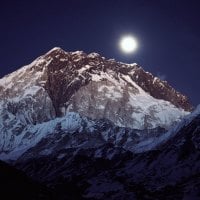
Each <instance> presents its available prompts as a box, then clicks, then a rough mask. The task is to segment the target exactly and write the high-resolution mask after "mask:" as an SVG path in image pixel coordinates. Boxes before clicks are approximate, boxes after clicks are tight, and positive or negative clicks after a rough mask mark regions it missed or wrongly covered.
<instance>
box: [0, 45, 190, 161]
mask: <svg viewBox="0 0 200 200" xmlns="http://www.w3.org/2000/svg"><path fill="white" fill-rule="evenodd" d="M0 91H1V92H0V139H1V140H0V153H1V155H3V154H4V155H5V156H4V158H6V156H8V158H9V155H10V157H12V158H13V157H14V156H11V155H20V154H21V153H23V152H24V151H26V150H27V149H29V148H30V147H34V145H36V143H38V142H39V141H41V140H42V139H43V138H45V137H47V135H48V134H49V133H50V135H52V134H53V132H54V130H55V129H56V130H57V128H58V127H59V123H61V121H64V119H65V118H68V117H69V116H68V114H70V113H78V114H79V115H80V116H82V117H81V121H85V122H84V123H86V124H88V123H89V121H90V123H91V124H92V125H90V127H92V129H95V124H96V123H95V122H96V120H97V121H98V120H101V119H104V120H108V121H109V126H111V127H112V128H113V129H115V127H124V128H120V131H122V130H123V131H124V130H126V128H127V129H128V130H129V131H130V133H131V131H132V130H135V129H140V130H138V131H137V133H138V132H139V133H141V135H140V134H139V138H140V139H137V136H138V135H137V134H136V133H135V131H134V134H133V135H134V137H136V138H132V136H131V134H128V135H127V134H125V133H121V132H120V133H119V132H117V134H116V135H115V134H114V133H112V134H111V133H110V132H109V131H108V130H106V132H104V131H103V132H102V131H100V135H98V137H96V136H95V139H96V140H97V138H98V141H99V143H100V144H102V141H101V140H100V139H99V138H101V139H102V140H103V141H104V142H105V141H109V140H112V139H111V138H112V137H113V138H114V140H113V141H112V142H113V143H115V144H116V145H118V144H120V142H122V141H123V137H125V138H126V139H125V143H124V144H123V147H124V148H127V149H131V150H133V151H134V147H133V146H132V147H131V144H135V141H137V142H138V144H139V143H140V145H142V144H141V142H144V141H145V137H147V135H148V134H147V135H146V134H145V133H148V131H147V129H150V130H152V129H156V128H157V127H162V128H164V129H169V128H171V127H172V126H174V125H175V124H177V123H178V122H179V121H180V120H181V119H182V118H183V117H184V116H186V115H188V113H189V111H188V110H190V108H191V106H190V104H189V102H188V100H187V98H186V97H185V96H184V95H182V94H180V93H178V92H176V91H175V90H174V89H173V88H172V87H171V86H169V85H168V84H167V83H166V82H162V81H161V80H159V79H158V78H155V77H153V75H152V74H150V73H148V72H145V71H144V70H143V69H142V68H141V67H139V66H138V65H137V64H136V63H133V64H125V63H120V62H116V61H115V60H114V59H109V60H107V59H105V58H104V57H101V56H100V55H99V54H97V53H91V54H88V55H87V54H85V53H84V52H82V51H76V52H65V51H64V50H62V49H60V48H59V47H56V48H54V49H52V50H50V51H49V52H47V53H46V54H45V55H42V56H40V57H38V58H37V59H36V60H35V61H33V62H32V63H31V64H29V65H26V66H24V67H22V68H21V69H19V70H17V71H16V72H13V73H11V74H9V75H7V76H5V77H4V78H2V79H0ZM161 94H162V95H161ZM169 97H170V98H169ZM169 99H170V100H171V99H172V100H173V101H170V100H169ZM83 117H86V119H90V120H83V119H82V118H83ZM78 118H79V117H77V119H78ZM72 123H74V122H72ZM45 124H46V125H45ZM47 124H48V126H49V127H51V129H52V130H49V129H48V128H47V132H45V129H46V128H45V127H47ZM52 124H57V125H58V127H57V125H56V128H55V127H54V126H53V127H52ZM76 125H77V124H76V123H75V127H76ZM71 126H72V125H71ZM88 126H89V125H88ZM81 127H82V129H83V130H85V131H86V132H87V131H88V130H86V129H85V127H84V126H82V125H81ZM99 128H100V127H99ZM112 128H111V130H110V131H111V132H112V131H113V129H112ZM33 130H34V131H35V132H33ZM60 130H62V131H63V132H70V129H69V127H68V128H67V129H66V130H65V129H64V128H60ZM143 130H144V131H143ZM123 131H122V132H123ZM129 131H128V132H129ZM80 132H81V131H80ZM87 133H89V134H92V133H93V132H92V131H89V132H87ZM120 134H122V135H123V137H122V135H120ZM142 134H143V135H144V137H143V136H142ZM111 135H112V137H111ZM52 137H53V135H52ZM80 137H81V136H80ZM88 137H89V136H88ZM153 137H154V136H153ZM78 138H79V137H78ZM86 138H87V137H86ZM117 138H118V139H119V138H120V139H119V141H118V139H117ZM141 138H142V139H141ZM147 138H148V139H149V138H150V137H149V135H148V137H147ZM147 138H146V139H147ZM79 139H80V138H79ZM84 139H85V138H83V141H84ZM149 140H150V139H149ZM33 141H35V142H36V143H34V142H33ZM72 141H77V140H75V139H72ZM32 142H33V143H32ZM75 143H76V142H75ZM93 143H95V142H94V141H90V142H86V141H85V143H84V144H82V143H81V145H82V146H87V145H92V144H93ZM70 145H72V146H73V145H74V144H70ZM127 146H128V147H127ZM137 149H138V148H137ZM14 152H21V153H18V154H15V153H14Z"/></svg>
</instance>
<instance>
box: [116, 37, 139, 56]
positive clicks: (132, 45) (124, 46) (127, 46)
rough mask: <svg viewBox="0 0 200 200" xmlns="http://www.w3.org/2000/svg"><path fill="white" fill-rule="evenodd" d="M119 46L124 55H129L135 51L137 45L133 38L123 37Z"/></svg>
mask: <svg viewBox="0 0 200 200" xmlns="http://www.w3.org/2000/svg"><path fill="white" fill-rule="evenodd" d="M119 46H120V49H121V50H122V51H123V52H124V53H127V54H129V53H133V52H134V51H135V50H136V49H137V47H138V43H137V40H136V39H135V38H134V37H133V36H124V37H122V38H121V40H120V43H119Z"/></svg>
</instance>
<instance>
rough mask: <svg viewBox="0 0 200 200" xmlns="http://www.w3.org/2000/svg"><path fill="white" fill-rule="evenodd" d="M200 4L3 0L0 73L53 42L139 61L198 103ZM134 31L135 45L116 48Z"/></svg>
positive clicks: (66, 47) (141, 0)
mask: <svg viewBox="0 0 200 200" xmlns="http://www.w3.org/2000/svg"><path fill="white" fill-rule="evenodd" d="M199 8H200V2H199V1H197V0H196V1H194V0H188V1H185V0H65V1H64V0H63V1H61V0H57V1H55V0H54V1H51V0H49V1H45V0H40V1H37V0H34V1H27V0H26V1H25V0H24V1H23V0H17V1H14V0H13V1H9V0H7V1H3V0H2V1H1V5H0V25H1V31H0V44H1V48H0V64H1V70H0V77H2V76H3V75H5V74H8V73H10V72H12V71H14V70H16V69H17V68H19V67H21V66H23V65H25V64H28V63H30V62H31V61H32V60H33V59H35V58H36V57H38V56H40V55H41V54H44V53H45V52H46V51H48V50H50V49H51V48H53V47H55V46H60V47H62V48H63V49H64V50H66V51H76V50H83V51H85V52H87V53H89V52H98V53H100V54H101V55H102V56H105V57H106V58H115V59H116V60H118V61H122V62H128V63H131V62H137V63H138V64H140V65H141V66H142V67H143V68H144V69H145V70H147V71H150V72H151V73H153V74H154V75H158V76H162V77H165V79H166V80H167V81H168V82H169V83H170V84H171V85H172V86H173V87H174V88H176V89H177V90H179V91H181V92H182V93H184V94H186V95H188V96H189V98H190V99H191V101H192V103H193V104H194V105H196V104H198V103H200V92H199V86H200V65H199V60H200V12H199ZM127 33H132V34H133V35H135V36H136V37H137V38H138V40H139V49H138V51H137V52H135V53H134V54H132V55H130V56H125V55H123V54H122V53H121V52H120V51H119V49H118V40H119V38H120V37H121V36H122V35H123V34H127Z"/></svg>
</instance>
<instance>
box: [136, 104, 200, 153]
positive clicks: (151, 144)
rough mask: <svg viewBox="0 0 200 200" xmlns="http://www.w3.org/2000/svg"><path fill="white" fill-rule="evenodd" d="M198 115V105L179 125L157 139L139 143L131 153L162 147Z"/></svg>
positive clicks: (199, 109) (199, 108) (199, 113)
mask: <svg viewBox="0 0 200 200" xmlns="http://www.w3.org/2000/svg"><path fill="white" fill-rule="evenodd" d="M198 115H200V105H198V106H197V108H196V109H195V110H194V111H193V112H192V113H191V114H189V115H187V116H185V117H184V118H183V119H182V120H181V122H180V123H178V124H177V125H176V126H174V127H172V128H171V129H170V130H169V131H167V132H166V133H165V134H162V135H160V136H159V137H157V138H155V137H152V138H149V139H147V140H145V141H142V142H141V143H139V144H137V145H135V146H134V147H133V151H134V152H136V153H141V152H145V151H150V150H154V149H157V148H158V147H160V146H162V144H164V143H166V142H167V141H168V140H170V139H171V138H173V137H174V136H176V135H177V133H179V131H180V130H181V129H182V128H183V127H186V126H187V125H188V124H189V123H191V122H192V120H193V119H194V118H195V117H197V116H198Z"/></svg>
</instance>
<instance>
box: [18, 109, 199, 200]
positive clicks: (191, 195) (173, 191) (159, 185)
mask: <svg viewBox="0 0 200 200" xmlns="http://www.w3.org/2000/svg"><path fill="white" fill-rule="evenodd" d="M159 138H162V135H160V136H158V140H160V139H159ZM160 141H161V140H160ZM161 144H162V145H161ZM29 155H30V154H29ZM199 157H200V107H199V108H198V109H197V110H196V111H195V112H194V113H193V114H191V115H190V117H188V118H187V119H186V120H183V121H182V123H181V124H180V125H179V126H177V128H176V131H175V132H174V130H173V131H171V136H170V137H168V140H167V141H165V142H164V143H163V141H161V143H159V144H157V145H156V146H155V147H154V149H152V150H149V151H146V152H143V153H134V154H133V153H131V152H130V151H126V150H125V149H123V148H121V147H115V146H114V145H113V144H104V145H101V146H99V147H97V148H88V149H78V148H71V149H60V150H58V151H53V152H52V153H51V154H49V155H42V156H36V155H34V156H32V158H31V157H30V156H28V157H27V156H26V155H24V156H22V157H21V158H19V159H18V161H17V162H16V166H17V167H18V168H19V169H22V170H24V171H25V172H26V173H27V174H28V175H29V176H31V177H33V178H35V179H36V180H40V181H41V182H42V183H45V184H47V185H48V186H49V187H53V188H54V189H55V191H56V192H58V193H59V194H63V195H64V194H65V195H69V196H70V195H72V194H73V195H75V194H76V193H73V192H72V194H71V193H70V192H69V191H68V190H65V189H64V188H65V186H67V185H72V184H73V187H74V188H76V191H78V192H79V193H78V195H79V197H80V199H81V197H82V198H83V197H84V198H86V199H130V200H132V199H138V200H139V199H166V200H167V199H173V200H175V199H176V200H182V199H188V200H189V199H194V200H196V199H199V198H200V192H199V191H200V179H199V178H200V160H199ZM33 158H34V159H33ZM72 199H73V198H72Z"/></svg>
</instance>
